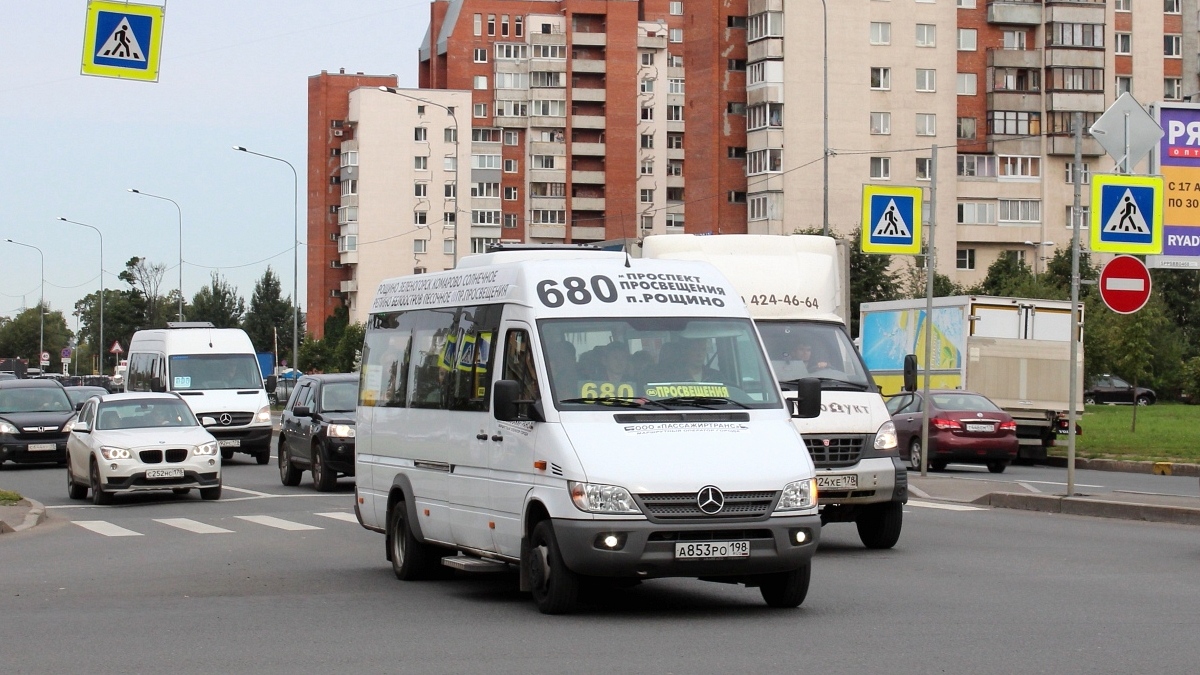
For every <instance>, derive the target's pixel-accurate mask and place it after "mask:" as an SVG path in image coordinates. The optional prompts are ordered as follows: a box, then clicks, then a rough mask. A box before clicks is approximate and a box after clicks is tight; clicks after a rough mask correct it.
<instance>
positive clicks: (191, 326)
mask: <svg viewBox="0 0 1200 675" xmlns="http://www.w3.org/2000/svg"><path fill="white" fill-rule="evenodd" d="M167 326H168V327H167V328H166V329H160V330H139V331H138V332H136V333H134V334H133V340H132V341H131V342H130V343H129V367H128V370H127V371H126V374H125V391H173V392H175V393H177V394H179V395H180V396H182V397H183V400H185V401H187V402H188V406H190V407H191V409H192V412H193V413H195V415H196V417H197V418H204V417H211V418H212V419H214V420H216V424H215V425H212V426H209V427H207V428H208V431H209V433H211V434H212V435H213V436H214V437H215V438H216V439H217V443H219V444H220V446H221V456H222V458H224V459H229V458H231V457H233V453H234V452H244V453H246V454H248V455H252V456H254V458H255V459H256V460H258V463H259V464H266V463H267V462H269V461H271V430H272V425H271V407H270V403H269V402H268V400H267V390H266V388H265V387H264V386H263V379H262V372H261V371H260V370H259V367H258V358H257V356H255V352H254V344H253V343H251V342H250V337H249V336H248V335H246V331H244V330H241V329H240V328H213V327H212V324H210V323H207V322H203V323H202V322H182V323H168V324H167Z"/></svg>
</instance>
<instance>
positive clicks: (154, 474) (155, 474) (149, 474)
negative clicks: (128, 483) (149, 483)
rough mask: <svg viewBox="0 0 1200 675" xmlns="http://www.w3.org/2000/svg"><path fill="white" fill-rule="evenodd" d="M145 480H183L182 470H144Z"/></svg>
mask: <svg viewBox="0 0 1200 675" xmlns="http://www.w3.org/2000/svg"><path fill="white" fill-rule="evenodd" d="M146 478H183V469H146Z"/></svg>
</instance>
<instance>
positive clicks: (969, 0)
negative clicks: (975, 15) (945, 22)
mask: <svg viewBox="0 0 1200 675" xmlns="http://www.w3.org/2000/svg"><path fill="white" fill-rule="evenodd" d="M956 4H957V6H958V8H959V9H975V0H958V2H957V3H956Z"/></svg>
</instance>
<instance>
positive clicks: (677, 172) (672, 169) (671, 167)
mask: <svg viewBox="0 0 1200 675" xmlns="http://www.w3.org/2000/svg"><path fill="white" fill-rule="evenodd" d="M667 175H668V176H682V175H683V160H682V159H669V160H667Z"/></svg>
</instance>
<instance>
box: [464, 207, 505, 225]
mask: <svg viewBox="0 0 1200 675" xmlns="http://www.w3.org/2000/svg"><path fill="white" fill-rule="evenodd" d="M471 224H472V225H499V224H500V212H499V211H497V210H495V209H473V210H472V211H471Z"/></svg>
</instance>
